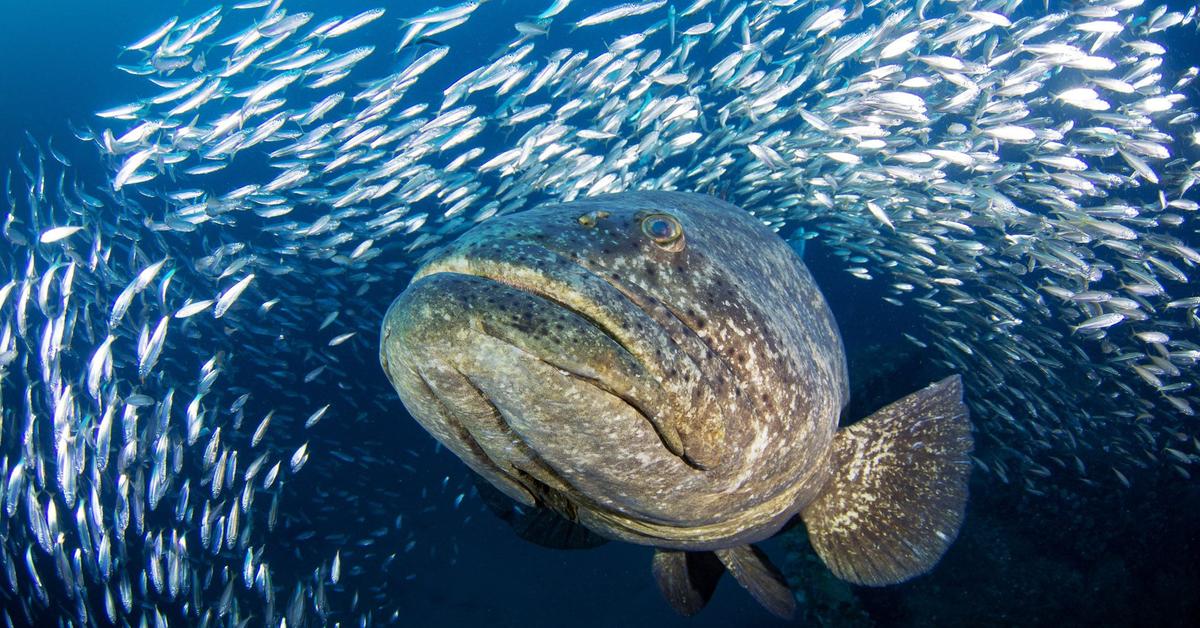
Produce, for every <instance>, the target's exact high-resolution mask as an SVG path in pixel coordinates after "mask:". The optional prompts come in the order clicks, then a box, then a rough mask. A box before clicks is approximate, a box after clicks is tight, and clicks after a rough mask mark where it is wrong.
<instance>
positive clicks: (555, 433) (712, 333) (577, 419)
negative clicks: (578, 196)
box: [381, 192, 848, 550]
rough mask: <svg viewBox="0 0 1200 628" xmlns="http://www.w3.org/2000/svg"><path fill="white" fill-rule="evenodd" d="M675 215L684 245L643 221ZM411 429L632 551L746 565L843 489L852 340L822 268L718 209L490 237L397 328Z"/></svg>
mask: <svg viewBox="0 0 1200 628" xmlns="http://www.w3.org/2000/svg"><path fill="white" fill-rule="evenodd" d="M653 214H669V215H670V216H673V217H674V218H675V219H676V220H677V221H678V223H679V224H680V225H681V226H682V230H683V237H682V239H681V240H676V241H674V242H671V243H669V244H666V245H661V244H659V243H657V242H656V241H655V240H654V239H653V238H652V237H650V236H648V235H647V234H646V233H644V232H643V226H642V221H643V220H644V219H645V218H646V217H647V216H650V215H653ZM381 361H382V364H383V367H384V369H385V371H386V372H387V374H388V376H389V378H390V379H391V381H392V383H393V385H394V386H395V387H396V389H397V391H398V392H399V393H400V396H401V398H402V399H403V401H404V403H405V406H406V407H407V408H408V410H409V411H410V413H411V414H412V415H413V416H414V417H415V418H416V419H417V420H418V421H419V422H420V423H421V424H422V425H423V426H424V427H425V428H426V429H427V430H428V431H429V432H430V433H431V434H433V435H434V436H435V437H436V438H437V439H438V440H440V441H441V442H443V443H445V445H446V446H447V447H449V448H450V449H451V450H452V451H454V453H456V454H457V455H458V456H459V457H460V458H462V459H463V460H464V461H465V462H466V463H467V464H468V465H469V466H470V467H471V468H472V469H474V470H475V471H476V472H478V473H479V474H481V475H482V476H483V477H485V478H487V479H488V480H489V481H491V482H492V483H493V484H495V485H497V486H498V487H499V488H501V489H502V490H504V491H505V492H506V493H507V494H509V495H510V496H511V497H513V498H515V499H517V500H519V501H521V502H523V503H526V504H530V505H532V504H537V505H542V506H548V507H550V508H553V509H555V510H557V511H558V512H560V513H562V514H564V515H565V516H567V517H569V518H571V519H572V520H576V521H578V522H580V523H582V524H584V525H586V526H588V527H589V528H591V529H592V530H594V531H596V532H598V533H600V534H602V535H605V536H608V537H610V538H616V539H621V540H625V541H630V542H634V543H641V544H646V545H653V546H656V547H660V548H671V549H683V550H711V549H723V548H732V547H735V546H740V545H744V544H747V543H751V542H755V541H758V540H761V539H764V538H767V537H769V536H771V535H773V534H774V533H775V532H776V531H778V530H779V528H780V527H781V526H782V525H783V524H784V523H786V522H787V521H788V520H789V519H791V517H792V516H793V515H795V514H796V513H797V512H798V511H799V510H800V509H802V508H804V507H805V506H806V505H808V504H809V503H811V502H813V500H814V499H816V498H817V496H818V494H819V493H820V492H821V491H822V489H823V487H825V486H826V484H827V482H828V481H829V478H830V477H831V476H832V474H833V471H834V470H833V467H832V457H833V440H834V433H835V431H836V430H837V424H838V415H839V412H840V410H841V409H842V407H843V406H844V405H845V403H846V401H847V397H848V391H847V377H846V365H845V357H844V355H843V349H842V343H841V338H840V336H839V334H838V330H837V327H836V324H835V323H834V320H833V318H832V316H831V314H830V312H829V309H828V306H827V305H826V303H825V301H824V299H823V297H822V296H821V293H820V292H819V290H818V289H817V286H816V284H815V283H814V281H813V279H812V277H811V276H810V274H809V272H808V270H807V269H806V268H805V267H804V264H803V262H802V261H801V260H800V259H799V257H798V256H797V255H796V254H795V253H794V252H793V251H792V250H791V249H790V248H789V247H788V246H787V244H786V243H785V242H784V241H783V240H781V239H780V238H779V237H777V236H776V235H775V234H774V233H772V232H771V231H770V230H769V229H767V228H766V227H764V226H763V225H761V224H760V223H759V222H758V221H757V220H755V219H754V217H753V216H751V215H750V214H748V213H746V212H744V211H742V210H740V209H738V208H736V207H734V206H732V205H729V204H727V203H724V202H722V201H720V200H717V199H715V198H711V197H707V196H701V195H695V194H683V193H667V192H631V193H625V194H619V195H613V196H604V197H596V198H592V199H588V200H582V201H577V202H573V203H570V204H569V205H550V206H544V207H541V208H538V209H534V210H531V211H527V212H523V213H520V214H514V215H511V216H506V217H503V218H497V219H494V220H491V221H488V222H486V223H484V224H482V225H480V226H478V227H476V228H475V229H473V230H471V231H470V232H468V233H467V234H465V235H464V236H463V237H462V238H460V239H459V240H458V241H456V242H454V243H453V244H452V245H450V246H449V248H447V249H446V250H444V251H442V252H441V253H440V254H439V255H437V256H436V257H434V258H433V259H431V260H430V261H429V262H428V263H427V264H426V265H425V266H424V267H423V268H421V269H420V270H419V271H418V272H417V274H416V276H415V277H414V278H413V281H412V283H411V284H410V285H409V286H408V288H407V289H406V290H405V291H404V293H403V294H401V295H400V297H399V298H397V299H396V301H395V302H394V303H393V304H392V306H391V308H390V309H389V311H388V313H387V316H386V318H385V320H384V323H383V329H382V342H381Z"/></svg>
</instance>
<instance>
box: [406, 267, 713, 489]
mask: <svg viewBox="0 0 1200 628" xmlns="http://www.w3.org/2000/svg"><path fill="white" fill-rule="evenodd" d="M547 254H548V255H553V254H552V253H547ZM559 268H566V269H568V270H567V272H566V273H564V275H565V276H555V275H552V274H547V273H544V272H543V271H537V270H532V269H530V268H529V267H523V266H520V265H516V264H510V263H504V262H493V261H484V262H479V261H472V260H470V259H467V258H465V257H459V256H452V257H446V258H442V259H441V260H437V261H434V262H431V263H430V264H428V265H427V266H426V267H424V268H423V269H422V270H421V271H419V272H418V273H417V274H416V275H415V276H414V277H413V282H414V283H415V282H416V281H418V280H419V279H422V278H425V277H431V276H434V275H446V274H449V275H459V276H467V277H473V278H477V279H482V280H485V281H487V282H492V283H495V284H498V285H501V286H505V287H507V288H510V289H512V290H516V291H519V292H521V293H524V294H527V295H530V296H532V297H535V298H537V299H539V300H541V301H544V302H545V304H546V307H548V308H557V309H559V310H561V311H563V312H569V313H570V314H571V315H573V317H577V319H578V320H579V321H582V322H584V323H585V324H586V325H588V326H589V327H591V328H592V329H593V330H595V331H597V332H599V333H600V334H603V335H604V336H605V337H607V338H608V339H609V340H610V341H611V342H612V343H613V345H615V346H616V347H619V350H620V351H621V353H622V354H623V355H622V356H621V358H623V359H622V360H621V362H626V363H628V362H627V361H633V362H635V363H637V364H638V365H640V366H641V367H643V368H642V370H641V371H640V372H638V373H636V374H630V376H631V377H636V378H637V379H638V383H639V384H641V386H636V387H635V386H632V385H631V384H630V383H624V384H621V383H618V382H615V381H614V380H613V378H611V377H603V376H602V375H601V374H600V372H601V371H603V370H606V369H603V368H596V365H588V364H584V363H580V362H579V361H577V360H573V359H571V356H570V355H569V354H567V353H565V352H546V351H536V350H534V349H533V348H532V347H530V346H529V343H528V342H525V340H526V339H524V338H522V337H521V334H522V331H521V330H520V329H514V328H512V327H506V326H498V325H495V324H491V323H489V322H487V321H479V322H478V330H479V332H480V333H482V334H484V335H486V336H489V337H491V338H494V339H495V340H497V341H499V342H503V343H506V344H508V345H511V346H513V347H515V348H516V349H518V350H520V351H522V352H524V353H525V354H527V355H528V356H529V357H530V358H531V359H533V360H536V361H538V362H541V363H543V364H546V365H548V366H550V367H553V368H555V369H558V370H560V371H561V372H563V373H565V374H567V375H569V376H570V377H571V378H572V379H574V380H576V381H578V382H580V383H581V384H584V385H587V386H591V387H594V388H596V389H599V390H601V391H603V392H604V393H606V394H609V395H612V396H614V397H616V398H618V399H620V400H621V401H623V402H624V403H625V404H627V405H628V406H629V408H630V409H632V410H633V411H634V412H635V413H637V414H638V415H639V416H640V417H641V418H642V419H643V420H644V421H646V423H647V424H648V425H650V426H651V427H652V428H653V429H654V431H655V433H656V434H657V435H658V437H659V440H660V441H661V442H662V445H663V447H665V448H666V449H667V450H668V451H670V452H671V453H672V454H673V455H675V456H678V457H680V458H681V459H683V460H684V461H685V462H687V463H688V464H689V465H693V466H694V462H693V461H691V460H689V459H688V458H687V456H686V455H685V454H684V452H683V444H682V443H681V442H680V438H679V435H678V434H676V433H674V432H672V431H670V429H669V428H668V427H667V426H666V425H665V416H666V415H667V414H668V413H670V412H671V408H670V407H669V406H670V403H669V401H667V399H666V393H665V391H663V390H662V388H661V386H658V385H654V386H653V387H652V389H653V393H652V394H649V395H648V394H647V393H646V392H645V391H644V390H643V391H639V388H640V389H645V388H647V387H646V386H645V384H649V383H653V384H658V382H661V377H662V369H661V366H660V365H659V364H657V363H655V362H653V361H652V360H650V357H651V351H650V350H649V349H648V348H646V347H645V342H644V341H642V342H639V338H638V337H637V336H635V335H634V333H635V330H640V331H641V332H643V333H644V332H645V330H647V329H649V328H651V327H653V326H655V323H654V321H653V319H651V318H650V316H648V315H647V314H646V312H644V311H643V310H642V309H641V308H640V307H638V305H637V304H636V303H634V302H633V301H631V300H630V299H628V298H626V297H625V295H624V291H623V290H621V289H620V288H619V286H617V285H615V281H614V280H612V279H610V278H606V277H602V276H598V275H596V274H594V273H592V272H590V271H588V270H586V269H584V268H582V267H581V266H578V265H576V264H570V265H569V266H568V265H565V264H564V265H562V266H559ZM631 317H632V318H634V319H636V322H635V323H632V324H631V323H630V318H631ZM603 366H613V365H603ZM589 367H590V368H589ZM608 372H609V373H612V371H611V370H609V371H608ZM647 374H649V375H652V376H653V377H652V378H647V377H646V375H647ZM464 375H466V374H464ZM466 376H467V379H470V377H469V375H466ZM639 392H640V393H641V394H639ZM480 393H481V394H483V395H484V396H485V397H486V396H487V395H486V393H485V392H484V391H480Z"/></svg>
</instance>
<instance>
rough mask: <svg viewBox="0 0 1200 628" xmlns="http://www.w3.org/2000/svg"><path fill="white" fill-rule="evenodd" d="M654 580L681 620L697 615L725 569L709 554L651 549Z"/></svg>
mask: <svg viewBox="0 0 1200 628" xmlns="http://www.w3.org/2000/svg"><path fill="white" fill-rule="evenodd" d="M653 568H654V579H655V581H657V582H658V590H659V591H662V594H663V597H664V598H666V599H667V602H668V603H669V604H670V605H671V608H673V609H675V612H677V613H679V614H680V615H683V616H684V617H691V616H692V615H695V614H696V613H699V612H700V609H702V608H704V606H705V605H706V604H708V601H709V600H710V599H712V595H713V591H716V589H717V581H719V580H720V579H721V574H722V573H725V567H724V566H723V565H722V564H721V561H719V560H717V557H716V556H714V555H713V553H712V552H684V551H679V550H665V549H656V550H654V564H653Z"/></svg>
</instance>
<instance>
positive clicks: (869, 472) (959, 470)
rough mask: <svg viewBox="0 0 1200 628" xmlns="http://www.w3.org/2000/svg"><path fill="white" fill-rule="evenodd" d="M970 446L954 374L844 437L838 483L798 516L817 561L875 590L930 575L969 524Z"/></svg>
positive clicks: (837, 442) (839, 440)
mask: <svg viewBox="0 0 1200 628" xmlns="http://www.w3.org/2000/svg"><path fill="white" fill-rule="evenodd" d="M972 446H973V440H972V437H971V425H970V423H969V421H968V420H967V408H966V405H964V404H963V401H962V380H961V378H960V377H959V376H957V375H955V376H952V377H948V378H946V379H943V380H942V381H940V382H937V383H936V384H932V385H930V386H928V387H927V388H925V389H923V390H920V391H917V392H915V393H913V394H911V395H909V396H907V397H905V398H903V399H901V400H899V401H897V402H895V403H892V404H891V405H889V406H887V407H885V408H883V409H881V410H879V411H878V412H876V413H874V414H872V415H871V416H869V417H867V418H866V419H863V420H862V421H859V422H858V423H855V424H853V425H851V426H849V427H847V428H845V429H842V430H840V431H838V433H837V435H836V436H835V437H834V465H835V471H834V477H833V479H831V480H830V482H829V484H828V485H826V487H825V488H824V489H823V491H822V493H821V494H820V495H819V496H818V497H817V499H816V500H814V501H813V502H812V503H811V504H809V505H808V506H807V507H806V508H805V509H804V510H803V511H802V513H801V516H802V517H803V519H804V524H805V526H806V527H807V528H808V534H809V539H810V540H811V541H812V545H813V548H814V549H815V550H816V552H817V555H818V556H820V557H821V560H822V561H824V562H825V565H826V566H828V567H829V569H830V570H831V571H833V573H834V574H835V575H837V576H838V577H839V578H842V579H843V580H848V581H850V582H854V583H857V584H865V585H872V586H882V585H887V584H895V583H897V582H902V581H904V580H908V579H909V578H912V577H914V576H918V575H920V574H923V573H925V572H927V571H929V570H930V569H932V568H933V566H934V565H935V564H937V561H938V560H939V559H940V558H941V557H942V554H944V553H945V551H946V549H947V548H949V547H950V544H951V543H952V542H953V541H954V538H955V537H956V536H957V535H958V529H959V526H960V525H961V524H962V520H963V513H964V511H965V509H966V503H967V478H968V476H969V475H970V472H971V460H970V458H969V457H968V454H969V453H970V452H971V449H972Z"/></svg>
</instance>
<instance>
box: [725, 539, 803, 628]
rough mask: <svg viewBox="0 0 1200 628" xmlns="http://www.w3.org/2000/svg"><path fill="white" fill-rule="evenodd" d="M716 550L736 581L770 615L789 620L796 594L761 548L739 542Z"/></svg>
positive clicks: (792, 612)
mask: <svg viewBox="0 0 1200 628" xmlns="http://www.w3.org/2000/svg"><path fill="white" fill-rule="evenodd" d="M715 553H716V555H717V558H719V559H720V560H721V563H723V564H724V565H725V568H726V569H728V570H729V573H730V574H732V575H733V578H734V579H735V580H737V581H738V584H740V585H742V587H743V588H745V589H746V590H747V591H749V592H750V595H751V596H753V597H754V599H755V600H758V603H759V604H762V605H763V607H765V608H766V609H767V610H768V611H771V614H772V615H775V616H776V617H779V618H781V619H791V618H792V615H794V614H795V613H796V596H795V594H793V593H792V590H791V589H790V588H789V587H788V585H787V581H786V580H784V579H783V574H782V573H780V572H779V570H778V569H776V568H775V565H772V564H771V561H770V559H768V558H767V555H766V554H764V553H763V552H762V550H760V549H758V548H757V547H754V546H753V545H739V546H737V547H731V548H729V549H720V550H717V551H716V552H715Z"/></svg>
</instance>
